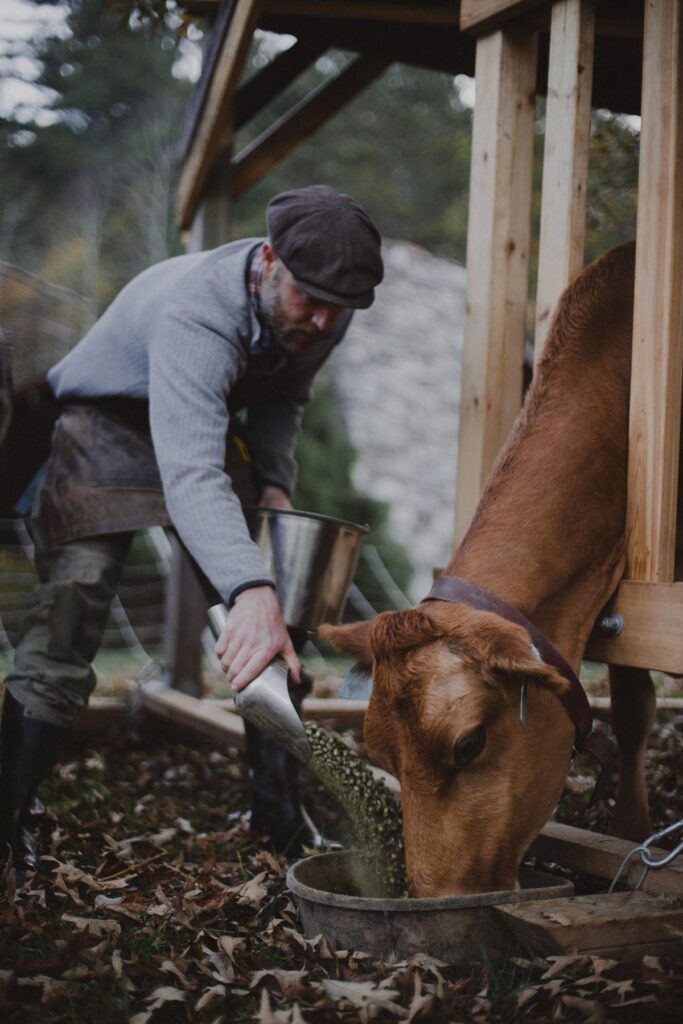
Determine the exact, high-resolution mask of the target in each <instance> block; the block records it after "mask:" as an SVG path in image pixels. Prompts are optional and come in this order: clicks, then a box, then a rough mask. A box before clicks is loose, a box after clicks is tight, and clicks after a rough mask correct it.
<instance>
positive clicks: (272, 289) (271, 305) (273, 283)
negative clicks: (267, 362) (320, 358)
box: [260, 264, 320, 354]
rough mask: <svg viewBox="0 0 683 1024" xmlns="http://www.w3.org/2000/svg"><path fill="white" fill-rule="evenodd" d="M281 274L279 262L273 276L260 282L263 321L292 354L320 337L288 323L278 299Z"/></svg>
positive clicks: (282, 270) (281, 267) (277, 340)
mask: <svg viewBox="0 0 683 1024" xmlns="http://www.w3.org/2000/svg"><path fill="white" fill-rule="evenodd" d="M283 276H284V268H283V266H282V264H279V265H278V266H277V268H276V270H275V273H274V274H273V276H272V277H270V278H269V279H268V280H267V281H262V282H261V289H260V299H261V306H262V308H263V313H264V317H265V321H266V323H267V324H268V327H269V328H270V330H271V332H272V334H273V337H274V338H275V341H276V342H277V343H278V345H280V346H281V347H282V348H283V349H284V350H285V351H286V352H290V353H292V354H294V353H297V352H302V351H303V350H304V349H306V348H308V347H309V346H310V345H311V344H312V343H313V342H314V341H316V340H317V338H319V337H320V332H319V331H316V330H315V329H313V330H311V329H310V328H308V329H306V328H304V327H292V326H291V325H288V323H287V318H286V316H285V314H284V312H283V310H282V303H281V300H280V283H281V281H282V278H283Z"/></svg>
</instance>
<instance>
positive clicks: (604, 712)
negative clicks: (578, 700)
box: [588, 697, 683, 722]
mask: <svg viewBox="0 0 683 1024" xmlns="http://www.w3.org/2000/svg"><path fill="white" fill-rule="evenodd" d="M588 703H589V704H590V706H591V711H592V712H593V718H597V719H599V721H601V722H609V721H610V719H611V717H612V713H611V708H612V701H611V699H610V698H609V697H589V698H588ZM657 711H673V712H675V713H676V714H677V715H680V714H683V697H657Z"/></svg>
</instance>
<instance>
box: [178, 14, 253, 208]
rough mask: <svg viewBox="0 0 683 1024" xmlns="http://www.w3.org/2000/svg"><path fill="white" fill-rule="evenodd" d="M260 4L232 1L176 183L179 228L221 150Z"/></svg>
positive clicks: (199, 194) (194, 202)
mask: <svg viewBox="0 0 683 1024" xmlns="http://www.w3.org/2000/svg"><path fill="white" fill-rule="evenodd" d="M262 7H263V0H233V3H232V10H231V13H230V16H229V24H228V27H227V31H226V32H225V36H224V38H223V41H222V44H221V46H220V49H219V50H218V53H217V55H216V59H215V60H214V62H213V67H212V75H211V80H210V83H209V85H208V88H207V92H206V99H205V102H204V104H203V107H202V110H201V112H200V114H199V118H198V121H197V123H196V126H195V130H194V133H193V136H192V141H191V143H190V148H189V151H188V154H187V156H186V159H185V163H184V165H183V171H182V175H181V178H180V184H179V186H178V222H179V226H180V227H181V228H188V227H189V226H190V223H191V221H192V217H193V215H194V211H195V209H196V206H197V203H198V202H199V198H200V196H201V193H202V190H203V188H204V186H205V184H206V182H207V180H208V178H209V175H210V173H211V169H212V167H213V165H214V162H215V160H216V158H217V156H218V155H219V154H220V152H221V150H222V149H223V146H224V139H225V131H226V128H225V126H226V124H227V122H228V116H229V111H230V105H231V103H232V99H233V96H234V93H235V90H236V88H237V83H238V81H239V76H240V74H241V73H242V70H243V68H244V64H245V62H246V59H247V56H248V53H249V46H250V45H251V40H252V37H253V35H254V32H255V30H256V27H257V25H258V20H259V16H260V14H261V9H262Z"/></svg>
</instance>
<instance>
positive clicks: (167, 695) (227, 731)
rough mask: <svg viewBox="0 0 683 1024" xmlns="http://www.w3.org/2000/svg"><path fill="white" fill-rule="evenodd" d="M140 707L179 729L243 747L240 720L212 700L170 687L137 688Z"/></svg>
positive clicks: (238, 747)
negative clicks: (198, 697) (138, 689)
mask: <svg viewBox="0 0 683 1024" xmlns="http://www.w3.org/2000/svg"><path fill="white" fill-rule="evenodd" d="M140 693H141V701H142V706H143V708H145V709H146V710H147V711H150V712H151V713H152V714H154V715H156V716H157V717H158V718H161V719H163V720H164V721H167V722H172V723H173V724H174V725H178V726H180V727H181V728H184V729H189V730H190V731H191V732H196V733H199V734H200V735H201V736H206V737H207V738H208V739H211V740H215V741H216V742H217V743H220V744H222V745H223V746H227V747H234V748H235V749H236V750H245V749H246V739H245V734H244V722H243V721H242V719H241V718H240V717H239V715H231V714H230V712H229V711H224V710H223V709H222V708H219V707H217V706H216V703H215V701H210V700H199V699H197V698H196V697H192V696H190V694H187V693H180V692H179V691H178V690H171V689H165V688H164V689H156V688H154V689H152V688H151V687H148V686H143V687H141V689H140Z"/></svg>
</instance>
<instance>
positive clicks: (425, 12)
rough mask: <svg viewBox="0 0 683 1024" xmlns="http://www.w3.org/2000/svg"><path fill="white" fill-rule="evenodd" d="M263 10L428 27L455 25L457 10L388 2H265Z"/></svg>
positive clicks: (366, 0)
mask: <svg viewBox="0 0 683 1024" xmlns="http://www.w3.org/2000/svg"><path fill="white" fill-rule="evenodd" d="M265 10H266V12H267V13H273V14H290V15H297V16H302V17H306V18H335V19H339V18H355V19H358V20H361V21H393V22H399V23H409V24H410V23H412V24H427V25H457V24H458V8H457V4H456V3H454V2H451V3H449V4H448V5H444V4H435V3H401V4H397V3H391V2H387V0H355V2H354V0H336V2H334V3H332V2H328V3H320V2H319V0H266V4H265Z"/></svg>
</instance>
